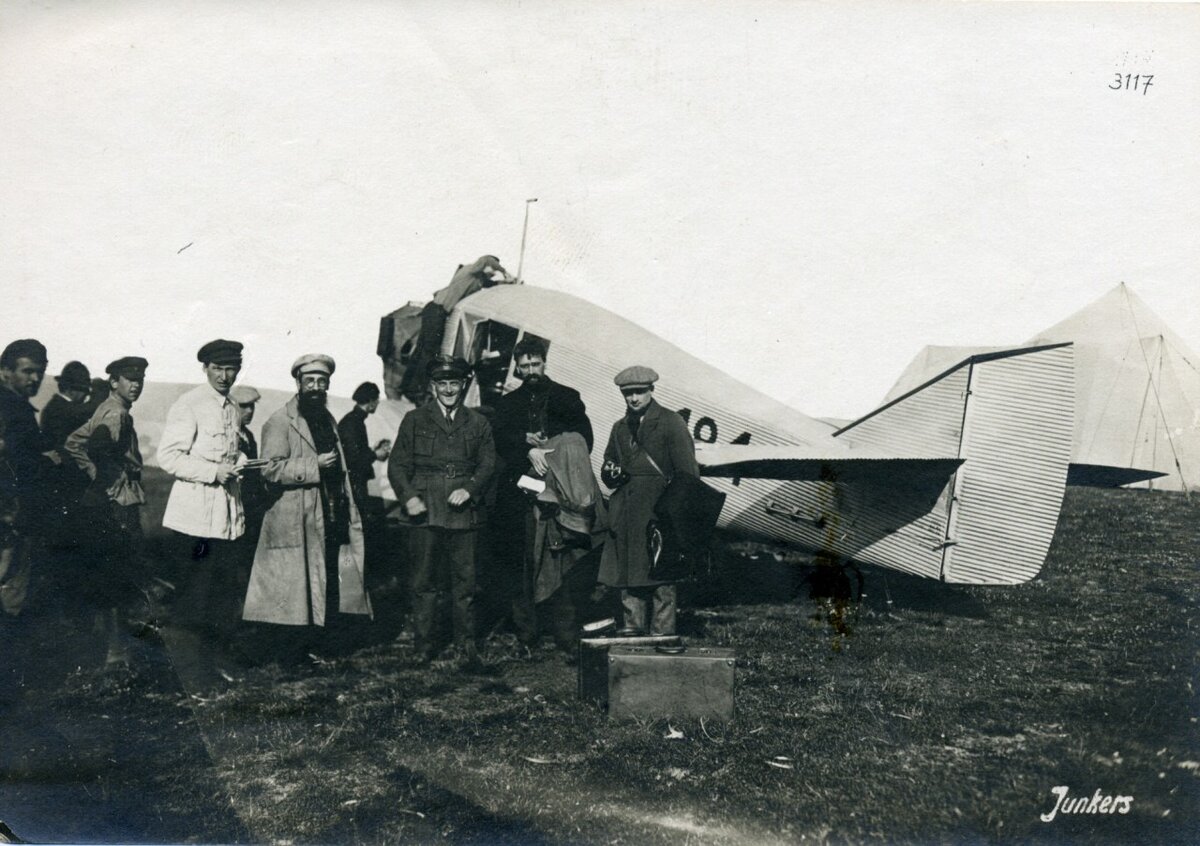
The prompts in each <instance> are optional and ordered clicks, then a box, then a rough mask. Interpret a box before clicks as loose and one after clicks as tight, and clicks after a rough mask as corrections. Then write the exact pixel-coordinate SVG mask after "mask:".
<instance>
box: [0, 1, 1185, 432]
mask: <svg viewBox="0 0 1200 846" xmlns="http://www.w3.org/2000/svg"><path fill="white" fill-rule="evenodd" d="M1126 73H1128V74H1130V75H1131V78H1130V83H1131V84H1132V82H1133V81H1134V80H1133V78H1132V77H1134V76H1140V77H1141V79H1140V80H1137V81H1138V83H1139V87H1138V89H1137V90H1127V89H1126V88H1125V87H1124V81H1125V77H1124V74H1126ZM1117 74H1121V77H1120V80H1121V83H1122V87H1121V89H1120V90H1113V88H1112V87H1111V86H1112V85H1113V84H1114V81H1115V79H1116V78H1117V77H1116V75H1117ZM1146 74H1153V80H1152V82H1151V87H1150V88H1149V89H1144V88H1143V87H1142V86H1143V85H1144V79H1145V75H1146ZM0 126H3V127H4V129H3V131H2V132H0V184H2V186H3V195H2V201H0V287H2V290H3V291H4V292H5V295H4V300H3V303H4V304H3V311H0V333H2V335H3V339H4V340H5V341H7V340H9V339H11V338H14V337H21V336H35V337H39V338H41V339H42V340H43V341H45V342H46V343H47V345H48V346H49V348H50V354H51V358H52V361H51V372H52V373H57V372H58V371H59V369H60V368H61V365H62V364H63V363H64V362H65V361H66V360H67V359H69V358H83V359H85V360H86V361H87V363H88V364H89V365H90V366H91V367H92V368H93V369H98V368H102V367H103V365H104V363H105V362H106V361H108V360H110V359H111V358H114V357H116V356H118V355H122V354H132V353H138V354H141V355H144V356H146V357H147V358H148V359H150V361H151V368H150V371H149V375H150V377H151V378H152V379H157V380H172V381H185V380H186V381H192V380H196V379H198V378H199V371H198V368H199V365H198V364H197V363H196V362H195V359H194V354H195V350H196V348H197V347H198V346H199V345H200V344H201V343H202V342H203V341H205V340H208V339H210V338H212V337H216V336H224V337H232V338H237V339H240V340H242V341H244V342H245V343H246V345H247V351H246V367H245V371H244V377H243V378H244V380H245V381H246V382H248V383H252V384H257V385H261V386H269V387H288V386H289V384H288V381H289V380H288V376H287V371H288V367H289V365H290V364H291V362H292V360H293V359H294V358H295V357H296V356H297V355H298V354H300V353H303V352H308V351H324V352H328V353H330V354H332V355H333V356H334V357H335V358H337V360H338V362H339V368H338V374H337V378H336V379H335V386H334V388H335V392H338V393H349V391H350V390H352V389H353V386H354V384H356V383H357V382H358V381H361V380H363V379H368V378H374V379H378V378H379V375H380V367H379V362H378V359H376V358H375V357H374V347H375V339H376V332H377V327H378V319H379V317H380V316H381V315H382V314H384V313H385V312H387V311H389V310H391V309H393V308H395V307H397V306H400V305H402V304H403V303H405V302H406V301H408V300H424V299H427V298H428V296H429V294H430V293H431V292H432V291H433V290H434V289H436V288H439V287H441V286H443V285H444V284H445V283H446V282H447V281H448V280H449V277H450V275H451V273H452V272H453V270H454V268H455V266H456V265H457V264H458V263H460V262H465V261H470V260H472V259H474V258H475V257H476V256H478V255H480V254H481V253H495V254H497V255H499V256H500V257H501V259H502V260H503V261H504V262H505V264H506V265H507V266H508V267H509V269H510V270H512V271H514V272H515V270H516V266H517V258H518V250H519V245H520V235H521V221H522V214H523V211H524V201H525V199H526V198H530V197H537V198H538V200H539V201H538V203H537V204H535V205H534V206H533V207H532V214H531V218H530V232H529V244H528V248H527V252H526V256H525V268H524V269H525V273H524V275H525V278H526V279H527V280H528V281H529V282H530V283H531V284H540V285H545V286H548V287H553V288H558V289H562V290H566V291H569V292H571V293H574V294H577V295H580V296H583V297H585V298H587V299H590V300H592V301H594V302H596V303H598V304H600V305H603V306H605V307H608V308H610V309H612V310H614V311H618V312H620V313H621V314H624V315H625V316H627V317H630V318H631V319H633V320H635V321H637V322H638V323H640V324H642V325H644V326H646V327H647V328H650V329H652V330H654V331H656V332H658V333H659V334H661V335H663V336H665V337H666V338H668V339H670V340H672V341H674V342H675V343H677V344H679V345H680V346H682V347H684V348H685V349H687V350H689V351H691V352H693V353H695V354H697V355H699V356H701V357H703V358H705V359H706V360H708V361H710V362H712V363H713V364H716V365H718V366H720V367H722V368H724V369H725V370H727V371H728V372H729V373H731V374H733V375H734V376H737V377H739V378H741V379H743V380H745V381H746V382H748V383H750V384H752V385H754V386H756V387H758V388H761V389H763V390H766V391H768V392H770V393H772V394H773V395H775V396H777V397H779V398H780V399H783V400H785V401H788V402H790V403H792V404H793V405H795V406H796V407H797V408H798V409H800V410H802V411H805V412H807V413H810V414H829V415H838V416H845V417H851V416H857V415H859V414H861V413H864V412H866V411H868V410H870V409H871V408H872V407H873V406H874V405H875V404H876V402H877V401H878V400H879V399H880V398H881V397H882V396H883V395H884V394H885V393H886V391H887V389H888V387H889V386H890V385H891V383H892V381H893V380H894V379H895V377H896V376H897V375H898V374H899V373H900V371H901V370H902V369H903V368H904V366H905V364H907V362H908V361H909V359H910V358H912V356H913V355H914V354H915V353H916V352H917V351H918V350H919V349H920V348H921V347H922V346H923V345H925V344H931V343H933V344H999V343H1006V342H1018V341H1021V340H1023V339H1025V338H1028V337H1030V336H1032V335H1034V334H1035V333H1036V332H1037V331H1038V330H1039V329H1041V328H1043V327H1045V326H1048V325H1050V324H1051V323H1055V322H1057V321H1058V320H1060V319H1061V318H1063V317H1065V316H1066V315H1067V314H1069V313H1070V312H1072V311H1075V310H1077V309H1079V308H1081V307H1082V306H1084V305H1086V304H1087V303H1089V302H1090V301H1092V300H1094V299H1096V298H1097V297H1099V296H1101V295H1102V294H1103V293H1105V292H1106V291H1108V290H1109V289H1110V288H1111V287H1113V286H1114V285H1116V284H1117V283H1118V282H1120V281H1122V280H1123V281H1125V282H1127V283H1128V284H1129V285H1130V286H1131V287H1132V288H1133V290H1134V291H1135V292H1136V293H1138V294H1139V295H1140V296H1141V297H1142V298H1143V299H1144V300H1145V302H1146V303H1147V304H1148V305H1149V306H1150V308H1151V309H1154V310H1155V311H1157V312H1158V313H1159V314H1160V315H1161V316H1162V317H1164V318H1165V319H1166V321H1167V322H1168V323H1169V324H1170V325H1172V326H1173V328H1174V329H1175V330H1176V331H1177V332H1178V333H1179V334H1180V335H1182V337H1183V338H1184V340H1185V341H1187V342H1188V343H1189V344H1190V345H1191V347H1192V349H1193V350H1196V349H1200V284H1197V283H1198V281H1200V279H1198V275H1200V274H1198V268H1200V190H1197V189H1198V187H1200V178H1198V177H1200V8H1198V7H1196V6H1194V5H1192V6H1180V5H1165V6H1164V5H1153V6H1151V5H1137V4H1128V5H1121V6H1092V5H1087V4H1064V5H1048V4H1039V3H1028V4H936V3H918V4H911V5H910V4H902V3H886V4H879V5H873V4H857V5H853V6H849V5H846V4H826V3H811V4H810V3H801V2H748V1H747V0H738V2H727V3H726V2H703V3H694V2H656V0H646V1H645V2H637V3H619V2H605V3H598V2H592V0H588V1H587V2H576V3H571V2H548V0H547V2H542V0H525V2H502V0H488V1H487V2H474V3H460V4H453V5H452V4H448V3H444V2H386V3H385V2H377V3H368V2H352V1H351V0H341V2H336V3H334V2H328V3H326V2H307V3H305V2H292V3H279V2H261V3H256V2H248V0H239V2H236V3H234V2H229V3H222V2H196V3H193V2H154V3H148V2H139V3H124V2H92V3H76V2H69V3H68V2H56V0H48V2H37V3H25V2H16V0H10V2H5V3H3V4H2V5H0ZM600 340H601V339H598V341H600ZM551 365H552V362H551ZM551 372H553V370H552V368H551Z"/></svg>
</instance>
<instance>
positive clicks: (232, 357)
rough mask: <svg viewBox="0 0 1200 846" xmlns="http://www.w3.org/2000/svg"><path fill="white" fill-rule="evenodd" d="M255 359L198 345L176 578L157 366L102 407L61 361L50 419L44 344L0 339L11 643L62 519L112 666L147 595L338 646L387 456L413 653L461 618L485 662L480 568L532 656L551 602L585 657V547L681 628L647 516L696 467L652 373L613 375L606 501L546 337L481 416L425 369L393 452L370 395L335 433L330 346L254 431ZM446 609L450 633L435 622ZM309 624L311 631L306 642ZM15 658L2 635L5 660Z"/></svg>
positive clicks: (364, 594)
mask: <svg viewBox="0 0 1200 846" xmlns="http://www.w3.org/2000/svg"><path fill="white" fill-rule="evenodd" d="M242 352H243V347H242V344H240V343H238V342H236V341H228V340H224V339H217V340H213V341H211V342H209V343H206V344H204V345H203V346H202V347H201V348H200V349H199V351H198V353H197V359H198V361H199V363H200V365H201V368H202V371H203V374H204V382H203V383H202V384H200V385H198V386H197V387H195V388H192V389H191V390H189V391H187V392H186V393H184V394H183V395H182V396H180V397H179V398H178V399H177V400H176V401H175V402H174V404H173V405H172V406H171V408H170V410H169V412H168V413H167V418H166V422H165V427H164V430H163V433H162V439H161V441H160V443H159V446H158V450H157V459H158V463H159V465H160V466H161V468H162V469H163V470H164V471H166V472H167V473H169V474H170V475H171V476H172V477H173V479H174V481H173V484H172V488H171V491H170V495H169V498H168V500H167V505H166V511H165V513H164V515H163V518H162V525H163V526H164V527H165V528H167V529H170V530H171V531H172V533H173V538H174V539H175V543H174V548H175V550H176V551H175V555H176V556H177V561H178V562H179V564H180V565H181V566H179V567H178V568H177V569H176V571H175V572H176V573H177V574H178V575H179V578H177V579H176V580H175V582H176V583H174V584H172V583H170V582H167V581H166V580H164V579H161V578H156V574H155V572H154V570H153V568H152V567H148V566H146V564H145V555H144V553H143V549H142V545H143V540H142V528H141V515H140V510H141V506H142V505H143V504H144V503H145V502H146V496H145V491H144V490H143V488H142V484H141V476H142V463H143V462H142V455H141V452H140V450H139V444H138V436H137V432H136V428H135V426H134V419H133V416H132V415H131V409H132V406H133V404H134V403H135V402H136V401H137V400H138V398H139V396H140V395H141V393H142V390H143V388H144V384H145V374H146V370H147V368H148V366H149V364H148V362H147V361H146V360H145V359H143V358H140V357H136V356H128V357H123V358H120V359H117V360H116V361H114V362H112V363H111V364H109V365H108V367H107V368H106V371H107V374H108V379H107V381H106V383H105V385H104V387H106V388H107V389H108V395H107V397H106V398H104V399H103V401H101V402H98V403H97V402H96V401H95V400H96V399H97V398H98V394H99V393H101V392H100V391H95V390H93V387H94V386H93V385H92V384H91V381H90V374H88V373H87V371H86V368H84V367H83V365H80V364H79V363H78V362H72V363H70V364H68V365H67V366H66V367H64V368H63V371H62V374H61V375H60V376H59V377H57V378H58V387H59V390H58V392H57V393H56V395H55V397H54V398H53V399H52V400H51V401H50V403H49V404H48V405H47V406H46V408H45V409H44V410H43V413H42V420H41V426H40V427H39V425H38V421H37V418H36V413H35V411H34V407H33V405H32V404H31V402H30V400H31V399H32V397H34V396H35V395H36V394H37V392H38V388H39V386H40V384H41V382H42V379H43V377H44V374H45V371H46V367H47V354H46V350H45V347H44V346H42V345H41V344H40V343H39V342H37V341H35V340H32V339H26V340H21V341H15V342H13V343H11V344H9V345H8V347H6V348H5V350H4V352H3V355H2V356H0V641H8V640H10V639H11V637H12V636H13V633H14V632H15V630H16V627H17V625H18V620H19V618H20V615H21V612H22V610H23V608H24V605H25V601H26V596H27V594H28V590H29V584H30V580H31V575H34V574H35V573H34V571H35V570H36V568H37V567H38V558H39V553H40V551H42V550H44V549H46V548H50V547H52V546H53V545H54V542H55V527H54V526H53V525H52V524H53V522H54V520H55V519H61V520H68V519H69V520H70V525H72V526H74V527H77V528H79V530H80V531H79V532H78V533H75V534H74V535H73V537H74V540H75V542H76V545H77V547H81V548H82V549H83V550H84V552H83V554H84V555H85V556H86V557H87V559H88V561H87V565H86V567H84V568H83V569H82V570H80V573H84V572H86V576H87V578H86V581H85V582H82V584H84V585H85V586H84V587H83V588H81V590H82V592H83V593H85V594H86V595H87V596H88V600H89V602H90V605H91V607H92V608H93V610H95V611H96V613H97V617H98V620H99V625H102V626H103V630H104V631H105V633H106V643H107V655H106V666H108V665H111V664H122V665H123V664H127V663H128V651H127V649H125V647H124V645H123V640H122V635H121V631H120V629H121V620H122V613H121V610H122V608H123V607H124V606H126V605H127V604H128V603H129V602H130V601H131V599H132V598H135V597H146V596H150V597H153V598H158V597H160V596H161V594H162V593H163V586H164V585H165V586H166V587H167V588H174V589H175V592H176V596H175V597H174V602H173V606H172V612H171V624H172V626H175V627H178V628H179V629H180V630H181V631H187V632H188V633H189V634H190V635H191V636H193V637H195V638H197V639H198V640H199V641H201V642H210V643H218V644H223V645H229V644H230V643H232V642H233V641H234V639H235V635H237V634H238V633H239V632H244V631H245V629H244V626H243V621H245V622H249V623H256V624H265V625H260V626H259V629H260V630H269V631H272V632H274V633H275V635H276V640H277V642H279V643H284V642H286V643H290V644H292V645H293V646H294V647H295V646H299V647H300V648H304V649H305V650H307V649H308V648H310V647H311V645H312V644H313V642H314V641H313V636H314V633H320V635H319V636H320V638H321V639H322V640H324V641H326V642H328V641H329V640H331V639H332V640H336V639H337V637H338V636H339V635H340V634H344V633H346V632H349V631H353V630H354V629H355V628H356V624H355V621H362V620H364V619H367V618H369V617H370V616H371V614H372V607H371V600H370V597H369V595H368V591H367V587H366V585H367V581H366V568H367V562H368V558H367V548H368V547H369V546H371V545H375V546H378V545H380V544H383V543H385V542H386V541H385V536H384V534H383V532H382V522H383V521H382V513H381V510H380V509H379V508H378V507H377V506H373V505H372V502H374V500H372V499H371V498H369V497H368V496H367V487H366V486H367V480H368V479H369V478H371V476H372V475H373V465H374V464H375V462H376V461H383V460H387V461H388V478H389V480H390V482H391V485H392V488H393V490H394V491H395V493H396V495H397V497H398V499H399V502H400V509H399V511H400V513H401V520H402V522H403V523H405V524H406V525H405V533H406V535H407V551H408V570H409V574H410V581H409V587H410V592H409V599H410V606H411V623H412V629H413V636H414V644H415V647H416V658H417V661H418V662H420V663H428V662H430V661H432V660H433V659H435V658H436V657H438V655H439V653H441V652H442V651H443V650H444V649H445V648H446V646H448V645H449V644H447V643H446V639H445V638H444V637H443V636H442V632H441V630H442V629H443V628H449V629H451V630H452V632H453V647H454V651H455V652H456V653H457V657H458V659H459V660H460V661H461V663H462V664H463V666H465V667H471V666H477V665H478V664H479V663H480V661H479V653H478V640H479V638H480V634H481V633H480V632H479V631H478V630H477V626H476V613H475V598H476V571H477V561H479V560H484V561H486V562H487V563H488V566H490V567H495V568H498V570H499V572H500V573H501V574H502V578H501V579H500V580H498V582H497V583H499V584H503V585H506V586H508V591H509V599H510V600H511V602H510V603H509V604H510V606H511V607H510V608H509V609H508V610H509V612H510V613H511V618H512V621H513V623H514V627H515V629H516V631H517V634H518V636H519V637H520V638H521V640H522V641H523V642H524V643H526V644H530V645H531V644H533V643H534V642H535V641H536V640H537V638H538V634H539V631H538V621H537V614H536V610H535V609H536V608H538V607H539V606H540V607H542V608H545V609H546V610H547V611H548V612H549V615H548V616H549V623H550V627H551V628H552V629H553V632H554V635H555V640H556V641H557V643H558V645H559V646H560V647H562V648H563V649H564V650H565V651H567V652H568V654H573V652H574V645H575V639H576V638H577V636H578V627H577V620H576V611H575V604H576V588H575V583H574V582H573V581H572V579H571V578H570V576H571V573H572V571H573V570H574V569H575V567H576V565H577V564H578V562H580V561H582V560H583V559H584V558H586V557H588V556H589V555H593V554H594V555H598V556H599V559H600V563H599V581H600V582H601V583H602V584H604V585H607V586H610V587H615V588H619V589H621V593H622V606H623V609H624V623H625V627H626V629H628V630H629V631H631V632H632V631H642V632H647V633H652V634H671V633H674V629H675V594H674V586H673V585H671V584H669V583H662V582H656V581H655V580H654V579H652V578H651V576H650V572H649V570H650V561H649V552H648V549H647V543H646V537H647V524H648V523H649V522H650V520H651V518H652V516H653V509H654V505H655V502H656V501H657V499H658V496H659V495H660V494H661V492H662V491H663V490H664V489H665V487H666V485H667V483H668V481H669V480H670V479H671V478H672V477H673V476H674V475H676V474H680V473H687V474H692V475H696V474H697V466H696V460H695V455H694V446H693V443H692V438H691V436H690V434H689V433H688V431H687V428H686V425H685V424H684V422H683V420H682V418H680V417H679V415H677V414H674V413H672V412H668V411H665V410H663V409H662V408H661V407H660V406H659V405H658V404H657V403H655V401H654V398H653V392H654V383H655V381H656V380H657V378H658V377H657V374H656V373H655V372H654V371H653V370H652V369H650V368H648V367H631V368H627V369H625V370H623V371H621V372H620V373H618V374H617V375H616V378H615V380H614V381H615V384H616V385H617V387H618V388H619V389H620V391H621V393H622V395H623V396H624V400H625V404H626V414H625V416H624V417H623V418H622V419H621V420H620V421H619V422H618V423H617V424H616V425H614V427H613V429H612V432H611V433H610V437H609V441H608V445H607V447H606V450H605V454H604V471H603V473H602V477H603V481H604V483H605V485H606V486H607V487H608V488H609V489H610V490H611V491H612V495H611V498H610V499H609V500H608V501H607V503H606V500H605V498H604V497H603V496H602V494H601V490H600V487H599V485H598V484H597V481H596V479H595V477H594V476H593V474H592V470H591V463H590V458H589V454H590V452H591V449H592V446H593V433H592V427H591V423H590V421H589V419H588V416H587V411H586V409H585V407H584V403H583V401H582V399H581V398H580V395H579V393H578V392H577V391H575V390H573V389H571V388H570V387H568V386H565V385H561V384H559V383H557V382H554V381H553V380H552V379H550V377H549V376H547V375H546V358H547V348H546V345H545V344H544V343H543V342H542V341H541V340H539V339H537V338H535V337H526V338H524V339H523V340H522V341H521V343H519V344H518V345H517V347H516V349H515V350H514V353H513V360H514V374H515V376H516V378H517V379H519V380H520V381H521V383H522V384H521V386H520V387H519V388H518V389H517V390H515V391H512V392H510V393H508V394H506V395H504V396H502V397H500V398H499V400H498V401H497V403H496V406H495V407H494V408H493V409H486V410H485V411H486V412H487V413H486V414H485V413H481V411H479V410H476V409H473V408H468V407H466V406H465V405H464V404H463V400H464V399H465V397H466V394H467V389H468V387H469V384H470V379H471V368H470V366H469V365H468V364H467V362H465V361H464V360H462V359H459V358H449V357H444V356H438V357H436V358H434V359H433V361H432V362H431V363H430V365H429V366H428V369H427V376H428V379H429V385H430V388H431V398H430V399H429V400H428V401H427V402H425V403H424V404H422V405H421V406H419V407H418V408H415V409H414V410H412V411H410V412H409V413H408V414H406V415H405V417H404V418H403V420H402V422H401V424H400V427H399V431H398V432H397V434H396V438H395V445H394V448H393V447H392V446H391V444H389V443H388V442H387V441H382V442H379V443H377V444H375V445H374V446H372V445H371V444H370V443H369V441H368V438H367V433H366V426H365V420H366V417H367V415H369V414H371V413H372V412H374V411H375V409H376V407H377V406H378V403H379V390H378V388H377V387H375V386H374V385H372V384H371V383H364V384H363V385H360V386H359V388H358V389H357V390H356V391H355V393H354V401H355V408H354V410H353V411H351V412H350V413H349V414H347V415H346V416H345V417H344V418H343V419H342V421H341V422H340V423H338V422H335V420H334V418H333V416H332V415H331V414H330V413H329V411H328V409H327V395H328V391H329V387H330V380H331V378H332V376H333V373H334V370H335V363H334V361H333V359H332V358H331V357H329V356H327V355H321V354H313V355H304V356H301V357H300V358H298V359H297V360H296V361H295V363H294V364H293V366H292V369H291V375H292V377H293V378H294V380H295V383H296V394H295V395H294V396H293V397H292V398H291V399H290V400H289V401H288V402H287V403H286V404H285V405H284V406H283V407H282V408H280V409H278V410H277V411H275V412H274V413H273V414H272V415H271V417H270V418H269V419H268V420H267V421H266V423H265V425H264V426H263V429H262V442H261V445H260V444H259V443H257V442H256V440H255V438H254V436H253V434H251V432H250V431H249V429H248V424H249V422H250V420H251V419H252V417H253V413H254V407H255V403H256V402H257V401H258V400H259V398H260V397H259V394H258V392H257V391H255V390H254V389H253V388H246V387H244V386H240V385H235V383H236V381H237V378H238V375H239V373H240V371H241V366H242ZM59 440H61V443H59ZM68 468H74V470H73V472H75V473H76V474H77V478H78V479H80V480H84V481H83V482H82V483H81V484H80V485H79V489H78V490H77V491H76V492H75V493H74V494H72V493H71V492H70V491H69V488H70V485H68V484H66V483H64V482H63V481H62V479H63V478H66V475H67V474H66V469H68ZM64 525H65V524H64ZM58 528H59V529H60V531H59V532H58V534H59V536H61V534H62V533H61V525H60V526H59V527H58ZM481 532H482V533H483V538H482V541H481V540H480V535H481ZM76 575H78V574H76ZM589 587H590V585H589ZM447 600H449V601H448V602H447ZM447 604H448V605H450V606H451V609H452V610H451V613H450V614H449V615H448V616H449V617H450V623H451V625H450V626H449V627H445V626H443V625H441V624H442V623H444V622H445V621H444V619H442V618H443V617H444V616H445V615H444V614H443V613H442V609H443V608H444V606H446V605H447ZM297 627H303V630H304V633H303V634H300V635H299V636H297ZM15 651H16V650H14V649H13V647H12V644H11V643H10V642H4V643H0V660H6V659H8V658H10V657H11V656H12V655H13V654H14V652H15ZM6 663H8V664H9V665H11V664H12V662H11V661H9V660H6ZM11 675H12V673H11V672H10V673H9V674H8V676H9V677H11ZM9 683H11V678H10V679H9Z"/></svg>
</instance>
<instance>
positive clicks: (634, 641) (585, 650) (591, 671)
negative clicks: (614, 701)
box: [579, 635, 683, 708]
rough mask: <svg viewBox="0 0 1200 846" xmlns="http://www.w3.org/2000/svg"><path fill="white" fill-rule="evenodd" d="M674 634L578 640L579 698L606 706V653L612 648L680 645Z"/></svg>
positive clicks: (680, 640)
mask: <svg viewBox="0 0 1200 846" xmlns="http://www.w3.org/2000/svg"><path fill="white" fill-rule="evenodd" d="M682 644H683V640H682V639H681V638H680V637H678V636H677V635H654V636H642V637H584V638H580V639H579V698H580V699H582V700H583V701H584V702H592V703H594V704H596V705H599V706H600V707H601V708H606V707H608V650H609V649H610V648H611V647H614V646H650V647H654V646H680V645H682Z"/></svg>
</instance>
